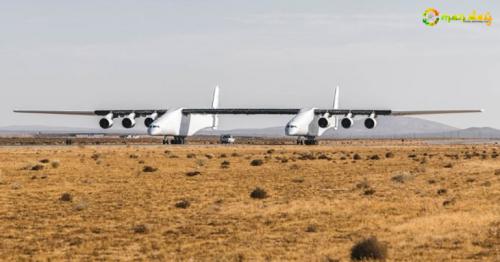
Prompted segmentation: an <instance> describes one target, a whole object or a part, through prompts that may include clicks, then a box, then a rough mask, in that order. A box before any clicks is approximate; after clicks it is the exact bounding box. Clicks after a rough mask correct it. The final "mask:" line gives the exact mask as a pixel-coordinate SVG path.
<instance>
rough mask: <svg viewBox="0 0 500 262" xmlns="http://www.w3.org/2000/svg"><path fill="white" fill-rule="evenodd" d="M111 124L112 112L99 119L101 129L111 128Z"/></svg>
mask: <svg viewBox="0 0 500 262" xmlns="http://www.w3.org/2000/svg"><path fill="white" fill-rule="evenodd" d="M113 124H114V122H113V114H108V115H107V116H106V117H104V118H102V119H101V120H99V126H101V128H102V129H108V128H111V127H112V126H113Z"/></svg>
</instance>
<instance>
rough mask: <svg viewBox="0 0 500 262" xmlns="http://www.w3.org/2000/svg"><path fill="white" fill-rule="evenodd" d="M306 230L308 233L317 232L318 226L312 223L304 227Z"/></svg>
mask: <svg viewBox="0 0 500 262" xmlns="http://www.w3.org/2000/svg"><path fill="white" fill-rule="evenodd" d="M306 232H308V233H315V232H318V227H317V226H316V225H314V224H311V225H308V226H307V227H306Z"/></svg>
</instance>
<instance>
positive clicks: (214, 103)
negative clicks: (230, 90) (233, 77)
mask: <svg viewBox="0 0 500 262" xmlns="http://www.w3.org/2000/svg"><path fill="white" fill-rule="evenodd" d="M218 107H219V86H216V87H215V89H214V99H213V100H212V108H218Z"/></svg>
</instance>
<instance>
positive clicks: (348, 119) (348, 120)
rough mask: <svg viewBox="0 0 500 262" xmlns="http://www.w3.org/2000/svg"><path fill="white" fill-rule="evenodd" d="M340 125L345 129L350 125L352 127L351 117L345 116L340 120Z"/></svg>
mask: <svg viewBox="0 0 500 262" xmlns="http://www.w3.org/2000/svg"><path fill="white" fill-rule="evenodd" d="M340 124H341V125H342V127H343V128H345V129H347V128H350V127H351V126H352V125H354V120H352V118H351V117H349V116H346V117H344V118H342V121H340Z"/></svg>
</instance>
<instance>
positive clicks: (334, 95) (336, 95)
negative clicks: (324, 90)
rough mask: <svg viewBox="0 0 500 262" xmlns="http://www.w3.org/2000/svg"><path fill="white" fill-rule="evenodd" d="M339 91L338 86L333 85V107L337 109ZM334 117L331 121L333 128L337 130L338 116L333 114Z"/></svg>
mask: <svg viewBox="0 0 500 262" xmlns="http://www.w3.org/2000/svg"><path fill="white" fill-rule="evenodd" d="M339 91H340V87H339V86H337V87H335V91H334V93H333V109H339ZM334 117H335V119H334V120H333V122H334V123H335V124H334V126H333V128H334V129H335V130H337V129H338V128H339V118H338V117H337V116H334Z"/></svg>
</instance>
